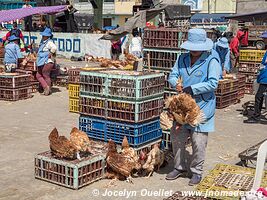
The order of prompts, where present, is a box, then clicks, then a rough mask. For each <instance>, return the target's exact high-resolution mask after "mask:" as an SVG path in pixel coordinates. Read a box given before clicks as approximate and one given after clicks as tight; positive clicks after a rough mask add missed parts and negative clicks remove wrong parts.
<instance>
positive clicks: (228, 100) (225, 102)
mask: <svg viewBox="0 0 267 200" xmlns="http://www.w3.org/2000/svg"><path fill="white" fill-rule="evenodd" d="M237 98H238V91H235V92H231V93H229V94H225V95H221V96H216V108H217V109H222V108H226V107H228V106H230V105H233V104H235V103H237Z"/></svg>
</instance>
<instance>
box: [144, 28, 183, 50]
mask: <svg viewBox="0 0 267 200" xmlns="http://www.w3.org/2000/svg"><path fill="white" fill-rule="evenodd" d="M186 39H187V31H184V32H182V31H181V30H179V29H178V28H164V29H145V31H144V39H143V42H144V47H146V48H164V49H180V46H181V44H182V43H183V42H184V41H186Z"/></svg>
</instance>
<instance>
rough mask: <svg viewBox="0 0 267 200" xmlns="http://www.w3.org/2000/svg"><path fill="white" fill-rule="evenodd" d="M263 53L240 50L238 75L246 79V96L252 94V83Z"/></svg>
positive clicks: (262, 51)
mask: <svg viewBox="0 0 267 200" xmlns="http://www.w3.org/2000/svg"><path fill="white" fill-rule="evenodd" d="M264 53H265V51H264V50H251V49H246V50H244V49H243V50H240V57H239V66H238V73H239V74H241V75H245V77H246V80H245V83H246V85H245V93H246V94H253V82H254V81H255V79H256V78H257V74H258V71H259V69H260V63H261V61H262V58H263V56H264Z"/></svg>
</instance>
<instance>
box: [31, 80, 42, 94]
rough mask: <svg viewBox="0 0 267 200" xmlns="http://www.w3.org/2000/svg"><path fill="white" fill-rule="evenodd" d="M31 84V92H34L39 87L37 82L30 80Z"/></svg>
mask: <svg viewBox="0 0 267 200" xmlns="http://www.w3.org/2000/svg"><path fill="white" fill-rule="evenodd" d="M31 85H32V93H35V92H37V91H38V90H39V87H40V83H39V82H32V83H31Z"/></svg>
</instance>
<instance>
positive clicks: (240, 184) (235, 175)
mask: <svg viewBox="0 0 267 200" xmlns="http://www.w3.org/2000/svg"><path fill="white" fill-rule="evenodd" d="M254 176H255V169H251V168H247V167H240V166H236V165H226V164H217V165H216V167H215V168H214V169H213V170H211V171H210V172H209V174H208V175H207V176H206V177H205V178H204V179H203V180H202V181H201V182H200V184H198V186H197V190H198V191H202V192H204V193H205V192H206V191H207V190H208V191H214V192H216V191H229V192H230V191H250V190H251V189H252V186H253V181H254ZM261 187H263V188H265V187H267V172H266V171H265V172H264V175H263V178H262V182H261ZM207 194H208V197H210V198H212V197H213V198H216V199H224V200H230V199H240V197H238V196H236V197H233V196H231V197H230V196H228V197H227V196H222V197H221V196H216V197H214V196H209V195H211V194H212V193H207ZM213 194H216V193H213ZM217 194H218V193H217Z"/></svg>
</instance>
